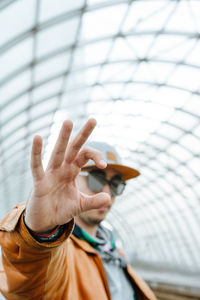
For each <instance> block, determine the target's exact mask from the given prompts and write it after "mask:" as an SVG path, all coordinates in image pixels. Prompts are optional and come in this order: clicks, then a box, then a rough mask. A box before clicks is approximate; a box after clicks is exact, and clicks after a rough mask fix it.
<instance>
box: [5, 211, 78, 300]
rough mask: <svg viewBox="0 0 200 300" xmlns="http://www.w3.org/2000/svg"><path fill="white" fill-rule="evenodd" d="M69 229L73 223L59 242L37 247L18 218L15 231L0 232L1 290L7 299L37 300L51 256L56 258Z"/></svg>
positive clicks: (39, 244) (68, 227)
mask: <svg viewBox="0 0 200 300" xmlns="http://www.w3.org/2000/svg"><path fill="white" fill-rule="evenodd" d="M72 228H73V222H70V223H69V224H67V225H66V228H65V231H64V233H63V234H62V236H61V237H60V238H59V239H58V240H56V241H54V242H52V243H39V242H38V241H36V240H35V239H34V238H33V237H32V236H31V234H30V233H29V231H28V229H27V227H26V226H25V224H24V221H23V215H21V216H20V218H19V221H18V224H17V225H16V227H15V229H14V231H11V232H8V231H6V230H5V231H2V230H1V231H0V244H1V246H2V265H1V271H0V290H1V292H2V294H3V295H4V296H5V297H6V299H13V297H15V298H14V299H20V300H22V299H26V300H27V299H40V297H41V295H42V293H43V290H44V286H45V280H46V273H47V270H48V268H49V267H50V266H51V264H52V261H51V257H52V252H53V253H54V255H55V252H59V251H60V248H61V247H62V246H61V245H62V244H63V242H64V241H65V240H66V239H67V237H68V236H69V234H70V233H71V230H72ZM5 229H6V228H5ZM54 263H55V262H54ZM52 267H54V266H51V268H52ZM56 267H57V266H56V265H55V270H56ZM30 291H31V293H30ZM33 296H34V298H33ZM17 297H19V298H17Z"/></svg>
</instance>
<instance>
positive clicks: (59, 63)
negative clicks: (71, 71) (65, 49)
mask: <svg viewBox="0 0 200 300" xmlns="http://www.w3.org/2000/svg"><path fill="white" fill-rule="evenodd" d="M69 61H70V54H69V53H64V54H61V55H58V56H55V57H53V58H50V59H48V60H45V61H44V62H41V63H39V64H37V65H36V66H35V69H34V82H35V83H37V82H40V81H42V80H44V79H46V78H49V76H53V75H56V74H59V75H60V74H62V73H64V72H66V70H67V69H68V66H69Z"/></svg>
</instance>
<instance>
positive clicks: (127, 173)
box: [83, 163, 140, 181]
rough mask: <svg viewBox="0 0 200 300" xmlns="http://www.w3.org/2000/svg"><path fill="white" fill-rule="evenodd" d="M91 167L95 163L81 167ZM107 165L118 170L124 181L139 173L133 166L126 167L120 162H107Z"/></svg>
mask: <svg viewBox="0 0 200 300" xmlns="http://www.w3.org/2000/svg"><path fill="white" fill-rule="evenodd" d="M91 167H96V165H95V164H91V165H88V166H85V167H83V169H84V170H86V169H89V168H91ZM107 167H109V168H111V169H114V170H117V171H119V172H120V173H121V174H122V179H123V180H124V181H126V180H129V179H131V178H135V177H137V176H139V175H140V172H139V171H137V170H136V169H133V168H130V167H127V166H124V165H120V164H109V163H108V164H107Z"/></svg>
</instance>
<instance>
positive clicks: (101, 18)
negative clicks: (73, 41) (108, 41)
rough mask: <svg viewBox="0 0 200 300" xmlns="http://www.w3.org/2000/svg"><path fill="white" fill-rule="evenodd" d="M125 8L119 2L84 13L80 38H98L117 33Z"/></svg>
mask: <svg viewBox="0 0 200 300" xmlns="http://www.w3.org/2000/svg"><path fill="white" fill-rule="evenodd" d="M125 10H126V5H122V4H121V5H116V6H111V7H105V8H104V9H99V10H94V11H92V12H87V13H85V14H84V16H83V24H82V31H81V40H83V41H84V40H90V39H99V38H102V37H105V36H109V35H115V34H117V32H118V30H119V26H120V23H121V21H122V18H123V16H124V13H125ZM111 16H112V18H111Z"/></svg>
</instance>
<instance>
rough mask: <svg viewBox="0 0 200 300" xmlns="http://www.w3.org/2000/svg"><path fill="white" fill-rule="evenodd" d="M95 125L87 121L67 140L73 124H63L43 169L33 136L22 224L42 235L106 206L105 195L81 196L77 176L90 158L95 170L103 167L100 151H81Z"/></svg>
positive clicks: (39, 142)
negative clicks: (30, 184)
mask: <svg viewBox="0 0 200 300" xmlns="http://www.w3.org/2000/svg"><path fill="white" fill-rule="evenodd" d="M95 126H96V120H95V119H89V120H88V121H87V123H86V124H85V125H84V126H83V128H82V129H81V130H80V131H79V133H78V134H77V135H76V137H75V138H74V139H72V140H71V141H69V140H70V135H71V132H72V127H73V124H72V122H71V121H65V122H64V123H63V125H62V128H61V130H60V133H59V136H58V139H57V141H56V144H55V147H54V149H53V152H52V154H51V157H50V160H49V163H48V166H47V168H46V170H44V169H43V165H42V139H41V137H40V136H35V138H34V139H33V145H32V154H31V170H32V176H33V182H34V185H33V191H32V194H31V197H30V199H29V201H28V203H27V207H26V216H25V222H26V224H27V226H28V227H29V228H30V229H31V230H33V231H36V232H45V231H48V230H50V229H53V228H54V227H55V226H56V225H62V224H65V223H67V222H69V221H70V220H71V219H72V218H73V217H74V216H77V215H79V214H80V213H81V212H83V211H86V210H90V209H95V208H99V207H103V206H106V205H107V204H108V203H109V202H110V197H109V195H108V194H107V193H98V194H96V195H94V196H89V195H86V194H83V193H81V192H80V191H79V190H78V187H77V184H76V177H77V176H78V174H79V172H80V170H81V168H82V167H83V166H84V165H85V163H86V162H87V161H88V160H89V159H92V160H93V161H94V162H95V164H96V166H97V167H98V168H102V169H103V168H105V167H106V162H105V161H104V158H103V155H102V154H101V152H99V151H97V150H95V149H92V148H89V147H85V148H82V146H83V145H84V143H85V142H86V141H87V139H88V137H89V136H90V134H91V133H92V131H93V129H94V128H95Z"/></svg>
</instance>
